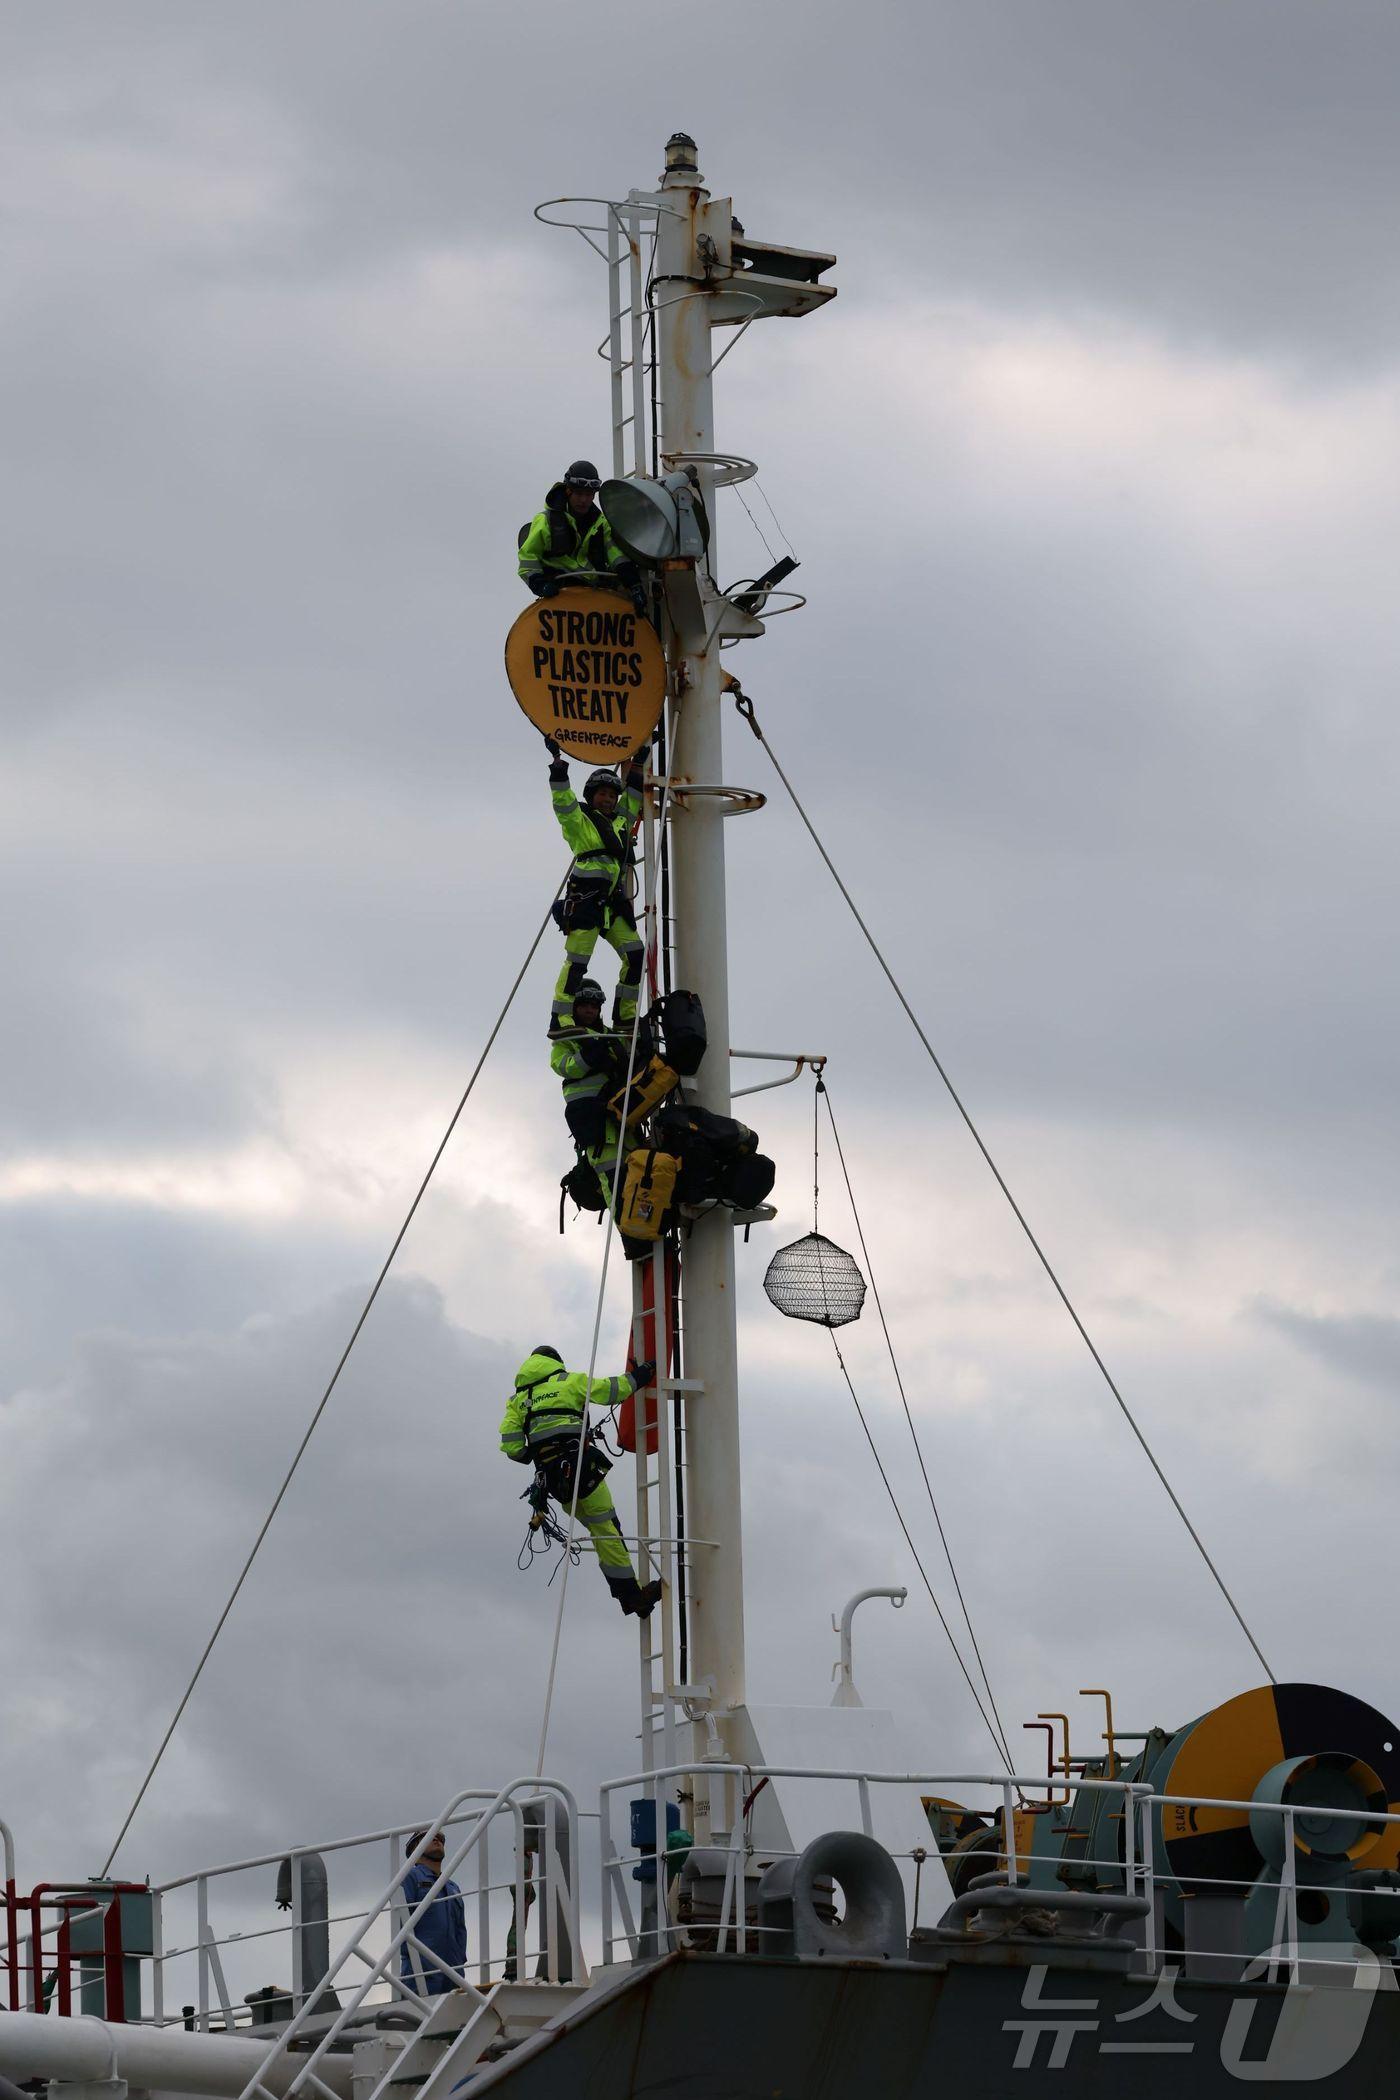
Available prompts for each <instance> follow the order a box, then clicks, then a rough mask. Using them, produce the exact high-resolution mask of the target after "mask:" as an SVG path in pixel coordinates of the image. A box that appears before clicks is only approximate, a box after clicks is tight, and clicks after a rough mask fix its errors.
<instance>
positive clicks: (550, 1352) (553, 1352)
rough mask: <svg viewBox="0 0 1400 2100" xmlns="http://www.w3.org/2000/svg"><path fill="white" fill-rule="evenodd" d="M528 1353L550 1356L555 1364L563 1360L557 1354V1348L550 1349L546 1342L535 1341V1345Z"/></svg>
mask: <svg viewBox="0 0 1400 2100" xmlns="http://www.w3.org/2000/svg"><path fill="white" fill-rule="evenodd" d="M530 1354H531V1356H548V1357H552V1358H553V1360H554V1362H555V1363H557V1364H562V1363H563V1361H564V1359H563V1357H562V1356H561V1355H560V1354H559V1351H558V1350H557V1349H551V1348H550V1346H549V1343H548V1342H537V1343H536V1345H535V1347H534V1348H533V1349H532V1350H531V1351H530Z"/></svg>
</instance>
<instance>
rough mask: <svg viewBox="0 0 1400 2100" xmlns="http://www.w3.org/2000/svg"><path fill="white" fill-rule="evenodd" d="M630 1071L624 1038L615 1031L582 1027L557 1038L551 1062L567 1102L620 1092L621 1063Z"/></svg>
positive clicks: (552, 1050)
mask: <svg viewBox="0 0 1400 2100" xmlns="http://www.w3.org/2000/svg"><path fill="white" fill-rule="evenodd" d="M619 1058H620V1059H621V1060H622V1064H623V1072H624V1076H625V1072H626V1052H625V1050H624V1049H623V1043H622V1037H621V1036H620V1035H619V1034H618V1033H617V1031H616V1029H612V1028H579V1027H577V1026H575V1027H574V1028H573V1029H572V1030H571V1031H570V1033H569V1034H568V1035H561V1036H559V1037H557V1038H556V1039H555V1042H554V1044H553V1046H552V1048H551V1049H550V1053H549V1062H550V1064H551V1066H552V1067H553V1069H554V1071H555V1072H556V1073H557V1074H558V1076H559V1078H560V1079H562V1080H563V1082H564V1100H565V1103H566V1104H567V1103H568V1102H570V1101H587V1100H589V1099H591V1097H592V1096H593V1095H594V1094H612V1093H615V1092H616V1091H617V1087H618V1084H619V1081H618V1061H619Z"/></svg>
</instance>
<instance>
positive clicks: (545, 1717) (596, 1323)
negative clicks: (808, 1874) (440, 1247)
mask: <svg viewBox="0 0 1400 2100" xmlns="http://www.w3.org/2000/svg"><path fill="white" fill-rule="evenodd" d="M679 720H680V703H679V702H677V704H676V707H675V709H674V710H673V713H672V717H671V722H670V725H669V729H670V733H669V735H668V737H667V740H666V750H667V759H666V778H665V781H664V782H663V784H662V790H661V808H660V813H659V815H658V817H657V820H656V829H657V836H658V838H660V837H661V836H662V835H663V834H664V831H665V825H666V811H667V806H668V804H669V802H670V799H671V775H672V773H673V772H674V770H675V763H676V761H675V750H676V733H675V732H676V726H677V724H678V722H679ZM647 872H648V878H649V881H648V887H649V889H650V891H651V897H650V900H649V902H647V903H646V904H645V905H644V906H643V917H647V916H650V919H651V925H650V927H649V928H648V946H650V944H651V942H652V941H655V939H656V931H657V929H656V881H655V873H654V871H653V870H652V869H650V868H649V869H648V871H647ZM541 931H543V928H541ZM658 945H659V944H658ZM643 967H644V968H645V962H644V965H643ZM637 991H638V998H637V1010H636V1012H635V1013H634V1014H633V1016H632V1040H631V1042H630V1044H629V1045H628V1050H627V1080H626V1084H625V1085H624V1087H623V1091H622V1113H621V1115H620V1116H619V1117H618V1119H617V1158H616V1159H615V1160H614V1162H613V1178H612V1190H611V1192H610V1196H609V1202H608V1227H607V1232H606V1234H605V1236H604V1239H603V1267H602V1272H601V1274H600V1275H599V1278H598V1298H597V1303H596V1304H595V1306H594V1308H593V1341H592V1344H591V1346H590V1348H589V1352H588V1375H587V1377H586V1379H585V1380H584V1387H583V1416H582V1420H581V1422H580V1425H579V1439H578V1457H577V1458H576V1459H575V1461H574V1488H573V1494H572V1496H571V1498H570V1501H569V1527H568V1532H567V1534H566V1537H565V1542H564V1549H565V1550H564V1578H563V1581H562V1582H561V1583H560V1585H559V1604H558V1607H557V1609H556V1611H555V1614H554V1638H553V1641H552V1643H551V1646H550V1651H549V1675H548V1677H547V1679H546V1681H545V1692H544V1712H543V1714H542V1715H541V1717H540V1743H539V1752H538V1755H537V1757H536V1759H535V1777H536V1778H537V1779H538V1778H539V1777H540V1775H541V1774H542V1773H543V1771H544V1753H545V1749H546V1747H547V1745H548V1742H549V1722H550V1716H551V1714H552V1713H553V1710H554V1680H555V1676H556V1674H557V1671H558V1668H559V1642H560V1637H561V1635H562V1634H563V1631H564V1602H565V1599H566V1598H567V1596H568V1594H569V1570H570V1568H571V1567H572V1565H573V1543H574V1531H575V1528H576V1524H577V1518H578V1495H579V1483H580V1481H581V1480H582V1479H583V1460H584V1453H585V1451H586V1449H587V1445H588V1408H589V1402H590V1399H591V1396H592V1392H593V1370H594V1366H595V1364H596V1363H597V1361H598V1336H599V1333H600V1331H601V1329H602V1324H603V1299H604V1296H605V1294H606V1292H607V1287H608V1257H609V1256H610V1255H611V1253H612V1243H613V1231H614V1228H615V1226H616V1223H617V1191H618V1185H619V1183H620V1181H621V1178H622V1155H623V1140H624V1138H625V1137H626V1134H627V1111H628V1108H629V1106H630V1105H631V1100H632V1077H633V1071H634V1068H635V1066H636V1060H637V1036H638V1032H639V1030H640V1028H641V1023H642V1002H641V996H640V994H641V983H640V980H639V982H638V986H637ZM657 1405H658V1406H659V1405H660V1396H659V1395H658V1396H657Z"/></svg>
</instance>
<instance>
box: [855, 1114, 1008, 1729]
mask: <svg viewBox="0 0 1400 2100" xmlns="http://www.w3.org/2000/svg"><path fill="white" fill-rule="evenodd" d="M816 1091H817V1093H818V1094H819V1095H820V1096H821V1097H822V1098H823V1099H824V1100H825V1102H826V1116H827V1121H828V1122H829V1123H830V1125H831V1135H832V1137H833V1139H834V1140H835V1143H836V1157H837V1159H838V1160H839V1161H840V1163H841V1177H842V1179H843V1181H844V1182H845V1184H846V1194H847V1196H848V1197H849V1198H850V1202H851V1216H852V1217H853V1218H854V1219H855V1225H856V1238H857V1239H858V1240H859V1242H860V1251H861V1253H862V1254H863V1255H864V1257H865V1273H866V1275H867V1276H868V1277H869V1278H870V1295H871V1296H872V1298H873V1299H874V1300H875V1310H876V1312H877V1313H878V1314H879V1316H880V1327H881V1331H882V1332H883V1334H884V1337H885V1347H886V1349H887V1350H888V1351H889V1357H890V1369H891V1370H892V1371H893V1372H894V1382H895V1384H896V1386H897V1387H898V1388H899V1401H900V1405H901V1407H902V1408H903V1409H904V1419H905V1421H906V1422H907V1423H908V1424H909V1435H910V1437H911V1438H912V1440H913V1444H914V1455H915V1457H916V1458H917V1459H918V1461H919V1471H920V1472H921V1473H922V1475H923V1478H924V1487H925V1489H926V1490H927V1492H928V1506H929V1508H930V1509H931V1510H932V1511H933V1521H934V1523H935V1524H936V1525H937V1527H938V1539H939V1544H940V1545H941V1546H942V1548H943V1558H944V1559H945V1560H946V1561H947V1563H948V1573H949V1574H950V1575H951V1576H952V1578H953V1588H954V1589H955V1590H956V1591H957V1595H958V1604H959V1606H960V1608H961V1610H962V1615H963V1624H964V1625H965V1626H966V1627H967V1637H968V1639H969V1640H970V1641H971V1643H972V1652H973V1654H974V1655H975V1656H976V1658H977V1667H978V1669H979V1670H980V1672H981V1674H982V1682H983V1684H984V1685H985V1686H986V1689H987V1703H988V1705H989V1706H990V1707H991V1709H992V1713H993V1715H994V1716H995V1719H996V1724H997V1731H998V1733H999V1735H1000V1737H1001V1746H1002V1749H1003V1751H1004V1752H1005V1754H1006V1761H1007V1769H1008V1770H1009V1771H1014V1769H1015V1767H1014V1765H1013V1764H1012V1761H1011V1745H1010V1743H1009V1742H1008V1741H1007V1738H1006V1724H1005V1722H1004V1721H1003V1720H1002V1718H1001V1712H1000V1709H999V1708H998V1706H997V1701H996V1693H995V1692H994V1691H993V1690H992V1680H991V1678H990V1677H989V1676H988V1675H987V1665H986V1663H985V1662H984V1661H983V1659H982V1650H981V1647H980V1646H979V1644H978V1640H977V1635H976V1633H975V1632H974V1631H973V1625H972V1614H971V1613H970V1612H969V1610H968V1608H967V1599H966V1597H965V1596H964V1595H963V1586H962V1584H961V1582H960V1581H959V1580H958V1571H957V1568H956V1567H955V1565H954V1563H953V1549H952V1547H951V1546H950V1545H949V1544H948V1534H947V1533H946V1532H945V1530H944V1529H943V1519H942V1517H941V1516H940V1514H939V1510H938V1503H937V1500H936V1498H935V1496H934V1492H933V1482H932V1481H931V1480H930V1479H929V1477H928V1467H927V1465H926V1464H925V1463H924V1453H923V1446H922V1445H921V1444H920V1442H919V1432H918V1430H917V1429H916V1428H915V1427H914V1417H913V1414H912V1412H911V1411H910V1407H909V1400H908V1397H907V1395H906V1393H905V1390H904V1379H903V1377H902V1375H901V1373H900V1369H899V1359H898V1358H897V1357H896V1355H895V1353H894V1341H893V1339H892V1338H891V1335H890V1330H889V1323H888V1321H887V1320H886V1318H885V1308H884V1304H883V1301H882V1300H881V1297H880V1286H879V1284H878V1283H877V1282H876V1281H875V1264H874V1263H873V1262H872V1261H871V1259H870V1249H869V1248H868V1247H867V1246H866V1244H865V1227H864V1226H863V1225H862V1224H861V1221H860V1212H859V1210H858V1209H857V1207H856V1196H855V1190H854V1189H853V1188H852V1187H851V1175H850V1169H849V1168H848V1167H847V1165H846V1154H845V1151H844V1150H843V1148H842V1144H841V1133H840V1131H839V1130H838V1129H837V1128H836V1117H835V1114H834V1113H833V1111H832V1106H831V1090H830V1087H829V1086H828V1085H827V1084H826V1083H825V1080H823V1082H822V1084H821V1086H820V1087H819V1088H818V1089H817V1090H816Z"/></svg>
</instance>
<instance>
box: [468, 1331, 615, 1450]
mask: <svg viewBox="0 0 1400 2100" xmlns="http://www.w3.org/2000/svg"><path fill="white" fill-rule="evenodd" d="M632 1390H633V1385H632V1380H631V1379H630V1378H629V1377H628V1375H627V1373H626V1372H625V1371H624V1372H623V1374H622V1376H621V1377H620V1378H595V1379H594V1380H593V1383H592V1385H591V1386H590V1384H589V1382H588V1379H587V1376H586V1375H585V1373H584V1372H582V1371H566V1370H565V1369H564V1366H563V1365H562V1364H557V1363H555V1361H554V1358H553V1357H552V1356H527V1357H526V1359H525V1361H524V1363H523V1364H522V1365H521V1366H520V1369H519V1370H518V1371H517V1372H516V1374H515V1391H514V1392H513V1393H512V1394H511V1396H510V1398H509V1400H508V1401H507V1402H506V1411H505V1414H504V1415H503V1416H502V1418H501V1449H502V1451H504V1452H505V1454H506V1457H507V1458H514V1459H519V1460H522V1461H523V1460H525V1459H528V1457H529V1455H530V1446H531V1445H532V1444H539V1443H542V1442H543V1441H544V1440H545V1438H546V1437H550V1436H558V1435H560V1434H561V1433H562V1432H565V1431H568V1430H570V1429H574V1430H576V1429H577V1428H578V1426H579V1424H580V1423H581V1422H582V1421H583V1419H584V1416H585V1414H586V1412H587V1408H588V1405H589V1403H591V1404H592V1405H593V1406H594V1407H615V1406H616V1405H617V1403H618V1402H619V1401H620V1400H625V1399H626V1398H627V1396H628V1394H629V1393H630V1392H632Z"/></svg>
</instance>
